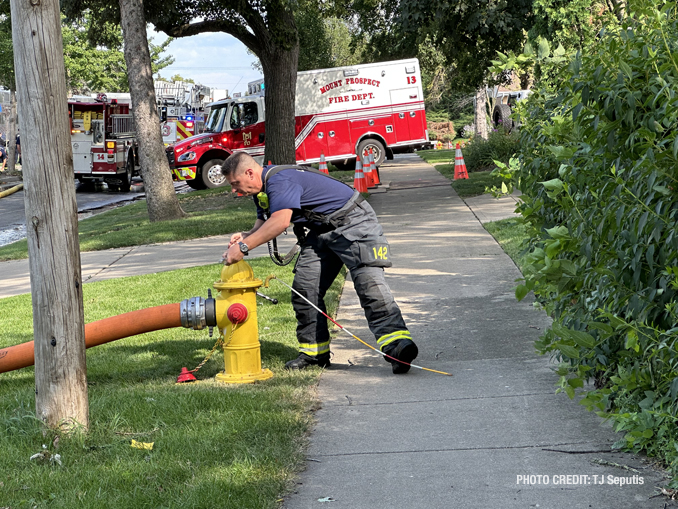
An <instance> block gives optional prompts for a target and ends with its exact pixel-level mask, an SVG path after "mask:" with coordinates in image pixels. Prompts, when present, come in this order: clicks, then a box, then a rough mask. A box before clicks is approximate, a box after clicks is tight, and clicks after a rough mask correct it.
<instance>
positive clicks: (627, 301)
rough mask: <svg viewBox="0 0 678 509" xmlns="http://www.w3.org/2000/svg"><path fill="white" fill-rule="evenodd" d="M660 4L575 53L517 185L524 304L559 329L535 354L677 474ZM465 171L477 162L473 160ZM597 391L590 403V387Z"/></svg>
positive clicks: (544, 103) (529, 133)
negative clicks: (524, 227) (527, 232)
mask: <svg viewBox="0 0 678 509" xmlns="http://www.w3.org/2000/svg"><path fill="white" fill-rule="evenodd" d="M665 5H666V6H665V7H664V8H663V9H662V10H661V11H660V10H659V9H658V8H657V7H655V6H654V5H653V4H652V3H651V2H649V1H647V2H642V3H640V2H639V4H638V5H637V6H636V8H635V18H634V19H630V20H629V21H627V22H626V23H625V24H624V25H623V26H621V27H619V28H618V29H617V31H616V32H614V33H612V32H609V31H608V32H606V33H603V34H602V36H601V39H600V40H599V41H597V43H596V44H595V46H593V47H591V48H589V50H588V51H585V52H584V54H583V55H581V54H578V55H576V56H575V57H574V58H573V59H572V60H571V62H570V63H569V67H568V68H567V69H563V70H562V72H561V74H560V76H562V79H563V85H562V87H561V89H560V90H558V91H556V94H555V95H554V94H545V93H544V92H543V91H541V92H540V91H537V92H535V93H533V94H532V95H531V96H530V99H529V100H528V101H527V102H526V104H524V105H521V106H520V108H525V111H524V112H523V114H522V115H521V118H522V119H523V122H524V125H523V128H522V130H521V133H522V140H521V141H522V150H521V152H520V158H521V163H522V164H521V166H520V167H519V169H517V170H516V171H515V173H514V182H515V183H516V185H518V187H519V188H520V189H521V191H522V192H523V199H524V204H523V205H522V206H521V212H522V214H523V216H524V217H525V219H526V220H527V222H528V223H529V224H530V225H531V226H532V232H533V239H532V248H531V251H530V253H529V255H528V267H527V269H526V270H525V284H524V285H521V286H519V287H518V288H517V290H516V295H517V296H518V297H519V298H522V297H523V296H524V295H525V294H526V293H527V292H528V291H530V290H533V291H534V293H535V295H536V297H537V299H538V301H539V302H540V303H541V304H542V305H543V307H544V308H545V309H546V311H547V312H548V313H549V314H551V316H552V317H553V319H554V322H553V326H552V327H551V328H550V330H548V331H547V332H546V333H545V334H544V336H543V337H542V338H541V340H540V341H539V342H538V343H537V347H538V349H540V350H541V351H542V352H544V353H547V352H548V353H551V354H552V355H553V356H554V357H555V358H557V359H559V360H560V361H561V365H560V367H559V369H558V371H557V373H558V374H559V375H560V381H559V386H560V389H559V390H562V391H564V392H566V393H567V394H568V395H569V396H570V397H571V398H572V397H574V395H575V391H576V390H577V389H579V390H580V391H581V392H582V393H583V395H584V396H585V397H584V398H583V400H582V403H583V404H584V405H586V406H587V408H589V409H591V410H597V411H599V412H600V414H601V415H604V416H606V417H608V418H610V419H612V420H613V422H614V423H615V428H616V430H617V431H624V432H625V436H624V438H623V439H622V440H621V441H619V442H618V443H617V444H615V445H616V446H617V447H621V448H624V449H627V450H632V451H635V452H638V451H641V450H644V451H646V452H647V453H648V454H649V455H651V456H659V457H661V458H663V459H664V460H665V461H666V463H667V464H668V465H670V467H671V469H672V471H673V472H674V475H675V474H676V473H677V472H678V428H676V423H677V422H678V399H677V396H678V327H677V326H676V324H677V323H678V192H677V190H678V175H677V172H676V167H677V165H678V107H677V106H678V94H677V91H678V63H677V62H676V59H675V57H674V56H673V55H675V54H676V52H678V42H677V41H678V24H677V20H676V12H675V4H673V3H671V4H668V3H667V4H665ZM467 162H468V159H467ZM591 379H592V380H594V381H595V389H594V390H588V391H585V390H584V389H583V388H584V382H585V381H586V380H591Z"/></svg>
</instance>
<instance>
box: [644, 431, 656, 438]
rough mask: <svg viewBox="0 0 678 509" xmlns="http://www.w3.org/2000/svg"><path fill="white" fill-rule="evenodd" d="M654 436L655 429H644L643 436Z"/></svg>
mask: <svg viewBox="0 0 678 509" xmlns="http://www.w3.org/2000/svg"><path fill="white" fill-rule="evenodd" d="M653 436H654V431H652V430H651V429H646V430H645V431H643V438H652V437H653Z"/></svg>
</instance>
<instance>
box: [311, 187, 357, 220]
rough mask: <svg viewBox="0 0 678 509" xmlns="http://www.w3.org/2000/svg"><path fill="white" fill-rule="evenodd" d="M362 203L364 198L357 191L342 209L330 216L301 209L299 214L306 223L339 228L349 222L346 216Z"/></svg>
mask: <svg viewBox="0 0 678 509" xmlns="http://www.w3.org/2000/svg"><path fill="white" fill-rule="evenodd" d="M364 201H365V198H363V195H362V194H360V193H359V192H358V191H355V192H354V193H353V196H351V197H350V198H349V200H348V201H347V202H346V203H345V204H344V206H343V207H341V208H340V209H339V210H336V211H334V212H332V213H331V214H319V213H317V212H313V211H312V210H307V209H301V213H302V214H303V216H304V217H305V218H306V220H308V221H314V222H318V223H321V224H323V225H326V226H332V227H333V228H339V227H340V226H345V225H347V224H348V223H349V222H350V220H349V218H348V215H349V214H350V213H351V212H353V210H354V209H355V208H356V207H359V206H360V204H361V203H362V202H364Z"/></svg>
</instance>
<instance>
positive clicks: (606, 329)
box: [589, 322, 613, 334]
mask: <svg viewBox="0 0 678 509" xmlns="http://www.w3.org/2000/svg"><path fill="white" fill-rule="evenodd" d="M589 329H596V330H601V331H603V332H605V333H607V334H612V332H613V329H612V327H610V325H609V324H607V323H602V322H590V323H589Z"/></svg>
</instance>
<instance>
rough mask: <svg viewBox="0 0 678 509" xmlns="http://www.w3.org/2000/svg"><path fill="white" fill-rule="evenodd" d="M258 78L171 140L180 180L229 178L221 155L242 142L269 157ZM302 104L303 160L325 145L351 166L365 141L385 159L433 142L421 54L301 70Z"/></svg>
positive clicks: (298, 124)
mask: <svg viewBox="0 0 678 509" xmlns="http://www.w3.org/2000/svg"><path fill="white" fill-rule="evenodd" d="M251 85H253V86H251V87H250V88H251V89H252V88H254V89H258V90H257V93H254V94H253V95H247V96H245V97H242V98H237V99H227V100H222V101H217V102H215V103H212V104H211V105H209V106H210V113H209V116H208V118H207V120H206V121H205V128H204V131H205V132H204V133H203V134H199V135H197V136H192V137H190V138H187V139H186V140H183V141H181V142H178V143H176V144H175V145H173V146H170V147H168V148H167V157H168V159H169V162H170V167H171V168H172V172H173V178H174V179H175V180H186V181H187V182H188V184H189V185H190V186H191V187H194V188H196V189H201V188H205V187H219V186H222V185H225V184H226V182H225V179H224V177H223V176H222V175H221V163H222V162H223V160H224V159H225V158H226V157H228V156H229V155H230V154H231V153H233V152H234V151H237V150H242V151H245V152H247V153H249V154H250V155H252V156H253V157H255V159H257V160H258V161H260V162H261V161H263V157H264V139H265V109H264V92H265V91H264V83H263V81H262V80H260V81H259V82H255V83H254V84H251ZM252 91H253V90H250V92H252ZM295 111H296V121H295V131H296V132H295V135H296V139H295V148H296V159H297V163H298V164H312V163H316V162H318V161H319V160H320V154H321V153H322V154H324V155H325V158H326V160H327V161H331V162H332V163H334V164H335V165H336V166H338V167H339V168H341V169H351V168H354V167H355V166H354V165H355V159H356V154H363V153H364V151H365V150H366V149H372V151H373V152H374V156H375V159H376V161H377V164H381V163H382V162H383V161H384V159H385V158H389V159H392V158H393V154H394V153H396V152H406V151H411V150H413V149H416V148H423V147H425V146H428V144H429V141H428V131H427V130H426V113H425V111H424V94H423V91H422V86H421V75H420V72H419V61H418V60H416V59H410V60H398V61H393V62H381V63H375V64H365V65H358V66H354V67H338V68H334V69H318V70H313V71H304V72H300V73H298V75H297V89H296V105H295Z"/></svg>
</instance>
